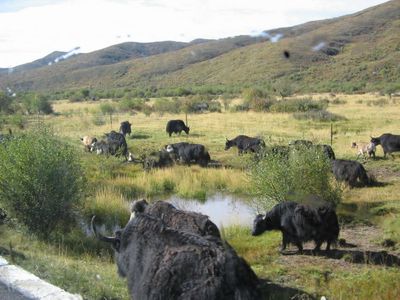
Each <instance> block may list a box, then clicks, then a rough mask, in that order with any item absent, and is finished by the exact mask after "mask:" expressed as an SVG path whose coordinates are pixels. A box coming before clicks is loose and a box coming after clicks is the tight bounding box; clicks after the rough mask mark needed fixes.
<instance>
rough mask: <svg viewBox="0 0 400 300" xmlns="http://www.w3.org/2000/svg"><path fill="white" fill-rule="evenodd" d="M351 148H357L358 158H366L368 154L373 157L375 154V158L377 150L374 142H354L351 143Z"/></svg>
mask: <svg viewBox="0 0 400 300" xmlns="http://www.w3.org/2000/svg"><path fill="white" fill-rule="evenodd" d="M351 148H355V149H357V158H356V159H358V158H359V157H360V156H362V157H363V158H364V159H366V155H367V154H368V156H369V157H370V158H371V156H373V157H374V158H375V151H376V146H375V144H374V143H371V142H369V143H356V142H353V143H352V144H351Z"/></svg>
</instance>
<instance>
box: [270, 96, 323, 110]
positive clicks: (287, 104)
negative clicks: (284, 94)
mask: <svg viewBox="0 0 400 300" xmlns="http://www.w3.org/2000/svg"><path fill="white" fill-rule="evenodd" d="M326 107H327V103H326V102H324V101H314V100H312V99H309V98H302V99H289V100H281V101H276V102H275V103H273V104H272V105H271V107H270V110H271V112H281V113H293V112H306V111H310V110H324V109H326Z"/></svg>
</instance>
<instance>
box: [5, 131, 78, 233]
mask: <svg viewBox="0 0 400 300" xmlns="http://www.w3.org/2000/svg"><path fill="white" fill-rule="evenodd" d="M77 157H78V156H77V155H76V153H75V151H74V150H73V148H71V146H68V145H67V144H65V143H63V142H62V141H61V139H59V138H57V137H56V136H54V135H53V134H52V133H51V132H50V131H48V130H47V129H41V130H35V131H32V132H29V133H27V134H25V135H23V136H20V137H15V138H13V139H11V140H10V141H8V142H7V143H6V144H3V145H0V203H1V205H2V206H4V207H5V208H6V209H7V211H9V212H11V213H12V214H13V215H14V216H15V217H16V218H17V220H18V222H20V223H22V224H24V225H25V226H26V227H27V228H28V230H29V231H30V232H32V233H35V234H37V235H38V236H39V237H41V238H47V237H48V235H49V234H50V233H51V232H52V231H53V230H54V229H56V228H57V227H58V226H60V228H63V229H68V228H69V225H71V224H72V223H73V211H74V210H73V209H74V206H75V205H76V204H78V202H79V200H80V199H81V196H82V191H83V184H84V177H83V174H82V171H81V168H80V164H79V160H78V159H77Z"/></svg>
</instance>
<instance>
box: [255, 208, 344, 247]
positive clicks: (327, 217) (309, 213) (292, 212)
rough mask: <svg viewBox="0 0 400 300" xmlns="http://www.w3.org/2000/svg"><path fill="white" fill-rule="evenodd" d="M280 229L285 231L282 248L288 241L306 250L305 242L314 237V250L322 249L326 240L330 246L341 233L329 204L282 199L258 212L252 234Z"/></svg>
mask: <svg viewBox="0 0 400 300" xmlns="http://www.w3.org/2000/svg"><path fill="white" fill-rule="evenodd" d="M269 230H280V231H281V232H282V247H281V251H284V250H285V249H286V246H287V245H288V244H294V245H296V246H297V248H298V249H299V252H301V251H303V243H304V242H307V241H314V242H315V248H314V251H319V250H320V247H321V245H322V243H323V242H326V243H327V246H326V250H327V251H328V250H330V246H331V244H332V243H336V241H337V239H338V236H339V223H338V220H337V216H336V213H335V211H334V210H333V209H332V208H330V207H328V206H322V207H320V208H313V207H310V206H307V205H302V204H298V203H296V202H291V201H287V202H283V203H279V204H277V205H275V206H274V207H273V208H272V210H271V211H269V212H267V213H266V215H265V216H263V215H258V216H257V217H256V218H255V220H254V224H253V231H252V235H253V236H257V235H260V234H262V233H263V232H264V231H269Z"/></svg>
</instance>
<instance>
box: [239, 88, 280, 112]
mask: <svg viewBox="0 0 400 300" xmlns="http://www.w3.org/2000/svg"><path fill="white" fill-rule="evenodd" d="M242 97H243V99H244V106H248V107H250V108H251V109H253V110H255V111H268V110H269V109H270V107H271V106H272V105H273V104H274V103H275V100H274V99H272V97H271V96H270V95H269V93H268V92H267V91H265V90H261V89H257V88H248V89H244V90H243V92H242Z"/></svg>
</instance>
